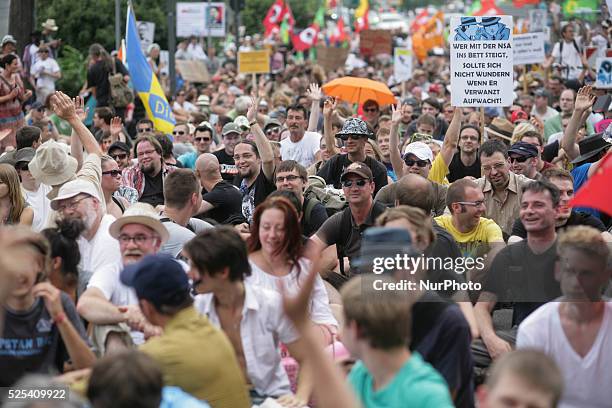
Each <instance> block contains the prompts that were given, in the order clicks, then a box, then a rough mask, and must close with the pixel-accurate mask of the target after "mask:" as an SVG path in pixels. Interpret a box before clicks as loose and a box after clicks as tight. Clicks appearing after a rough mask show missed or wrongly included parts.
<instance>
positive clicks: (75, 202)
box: [57, 196, 90, 212]
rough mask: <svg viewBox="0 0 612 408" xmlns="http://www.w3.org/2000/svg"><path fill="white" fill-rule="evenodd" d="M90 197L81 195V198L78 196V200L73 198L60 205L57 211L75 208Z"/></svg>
mask: <svg viewBox="0 0 612 408" xmlns="http://www.w3.org/2000/svg"><path fill="white" fill-rule="evenodd" d="M88 198H90V197H89V196H84V197H81V198H77V199H76V200H72V201H71V202H69V203H64V204H60V205H58V206H57V211H59V212H62V211H64V210H66V209H68V210H74V209H75V208H77V207H78V205H79V203H80V202H81V201H83V200H86V199H88Z"/></svg>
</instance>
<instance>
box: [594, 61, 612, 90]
mask: <svg viewBox="0 0 612 408" xmlns="http://www.w3.org/2000/svg"><path fill="white" fill-rule="evenodd" d="M595 87H597V88H601V89H612V58H599V59H598V60H597V80H596V81H595Z"/></svg>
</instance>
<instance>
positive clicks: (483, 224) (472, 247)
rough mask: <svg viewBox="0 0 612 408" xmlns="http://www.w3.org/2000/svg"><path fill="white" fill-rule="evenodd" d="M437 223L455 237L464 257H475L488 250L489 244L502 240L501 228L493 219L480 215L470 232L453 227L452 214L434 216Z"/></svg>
mask: <svg viewBox="0 0 612 408" xmlns="http://www.w3.org/2000/svg"><path fill="white" fill-rule="evenodd" d="M434 219H435V220H436V222H437V223H438V225H440V226H441V227H442V228H444V229H445V230H447V231H448V233H449V234H451V235H452V236H453V238H455V241H457V244H458V245H459V248H460V249H461V253H462V255H463V256H464V257H470V258H475V257H477V256H483V255H484V253H486V252H488V249H489V244H492V243H494V242H504V237H503V235H502V230H501V228H500V227H499V225H497V224H496V223H495V221H493V220H490V219H488V218H484V217H481V218H480V222H479V223H478V225H477V226H476V228H474V229H473V230H471V231H470V232H461V231H459V230H457V229H456V228H455V226H454V225H453V222H452V215H450V214H444V215H441V216H439V217H435V218H434Z"/></svg>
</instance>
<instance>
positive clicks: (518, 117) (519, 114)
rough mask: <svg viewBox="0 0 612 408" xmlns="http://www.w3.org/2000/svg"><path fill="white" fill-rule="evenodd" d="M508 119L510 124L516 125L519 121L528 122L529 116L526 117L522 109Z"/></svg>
mask: <svg viewBox="0 0 612 408" xmlns="http://www.w3.org/2000/svg"><path fill="white" fill-rule="evenodd" d="M510 119H511V121H512V123H516V122H518V121H521V120H528V119H529V116H528V115H527V112H525V111H524V110H522V109H519V110H515V111H514V112H512V117H511V118H510Z"/></svg>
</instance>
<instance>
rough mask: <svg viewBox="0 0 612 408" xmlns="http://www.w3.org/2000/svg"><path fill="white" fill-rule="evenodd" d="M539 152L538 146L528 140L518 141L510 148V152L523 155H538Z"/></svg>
mask: <svg viewBox="0 0 612 408" xmlns="http://www.w3.org/2000/svg"><path fill="white" fill-rule="evenodd" d="M538 153H539V152H538V148H537V147H535V146H534V145H532V144H531V143H527V142H516V143H515V144H513V145H512V146H510V149H508V154H516V155H519V156H521V157H537V156H538Z"/></svg>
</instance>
